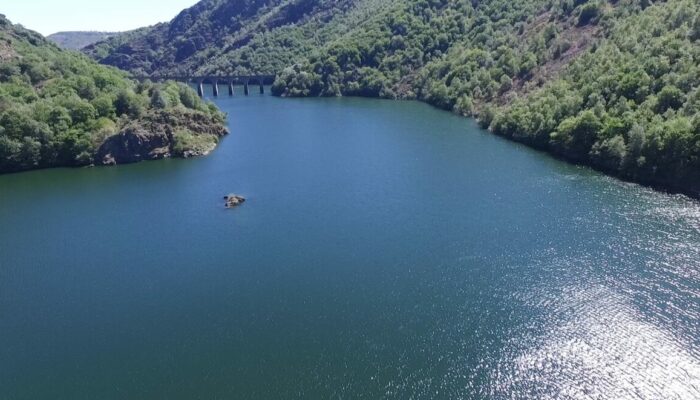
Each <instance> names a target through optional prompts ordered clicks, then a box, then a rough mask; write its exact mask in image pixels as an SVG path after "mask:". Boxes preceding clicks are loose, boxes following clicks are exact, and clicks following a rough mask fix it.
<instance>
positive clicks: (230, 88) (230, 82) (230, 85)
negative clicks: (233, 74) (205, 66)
mask: <svg viewBox="0 0 700 400" xmlns="http://www.w3.org/2000/svg"><path fill="white" fill-rule="evenodd" d="M228 95H229V96H233V81H231V80H230V81H228Z"/></svg>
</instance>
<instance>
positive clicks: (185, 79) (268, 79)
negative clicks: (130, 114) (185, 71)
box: [134, 75, 275, 97]
mask: <svg viewBox="0 0 700 400" xmlns="http://www.w3.org/2000/svg"><path fill="white" fill-rule="evenodd" d="M134 79H136V80H138V81H141V82H143V81H146V80H150V81H153V82H163V81H176V82H182V83H186V84H190V83H194V84H196V85H197V94H198V95H199V97H204V84H211V85H212V87H213V89H214V96H215V97H216V96H218V95H219V84H223V85H226V86H228V94H229V96H233V94H234V86H235V85H243V93H244V94H245V95H246V96H247V95H249V94H250V88H249V86H250V84H253V85H255V84H257V85H258V86H259V87H260V94H263V93H265V86H264V85H265V84H272V83H273V82H274V81H275V75H223V76H215V75H204V76H197V75H194V76H187V75H171V76H135V77H134Z"/></svg>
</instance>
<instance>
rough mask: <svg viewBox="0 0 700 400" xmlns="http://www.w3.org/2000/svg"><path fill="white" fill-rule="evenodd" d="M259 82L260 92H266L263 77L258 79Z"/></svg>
mask: <svg viewBox="0 0 700 400" xmlns="http://www.w3.org/2000/svg"><path fill="white" fill-rule="evenodd" d="M258 82H259V83H260V94H265V85H264V81H263V78H260V79H258Z"/></svg>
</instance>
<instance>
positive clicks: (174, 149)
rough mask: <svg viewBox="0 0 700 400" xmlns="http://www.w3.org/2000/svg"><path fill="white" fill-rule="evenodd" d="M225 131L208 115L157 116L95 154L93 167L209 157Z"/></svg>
mask: <svg viewBox="0 0 700 400" xmlns="http://www.w3.org/2000/svg"><path fill="white" fill-rule="evenodd" d="M227 133H228V131H227V130H226V128H224V127H223V125H221V123H219V122H218V121H216V120H215V119H214V118H211V117H209V116H207V115H203V114H199V113H192V112H187V111H184V110H183V111H180V112H178V113H172V112H171V113H163V112H156V113H153V114H149V115H147V116H145V117H143V118H141V119H139V120H136V121H133V122H130V123H129V124H127V125H126V126H124V128H123V129H122V130H121V131H120V132H119V133H117V134H116V135H113V136H110V137H108V138H107V139H105V141H104V142H103V143H102V145H101V146H100V147H99V149H98V150H97V154H96V156H95V163H96V164H100V165H114V164H126V163H133V162H139V161H143V160H158V159H162V158H169V157H193V156H202V155H206V154H208V153H209V152H210V151H211V150H213V149H214V147H216V144H217V143H218V141H219V138H221V137H222V136H224V135H226V134H227Z"/></svg>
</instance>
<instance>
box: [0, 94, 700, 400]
mask: <svg viewBox="0 0 700 400" xmlns="http://www.w3.org/2000/svg"><path fill="white" fill-rule="evenodd" d="M239 93H240V91H239ZM217 103H218V104H219V105H220V106H221V107H222V108H223V109H224V110H226V111H227V112H229V113H230V118H229V120H230V129H231V132H232V133H231V135H230V136H228V137H227V138H226V139H225V140H223V141H222V143H221V145H220V147H219V148H218V149H217V150H216V151H215V152H214V153H212V154H211V155H210V156H209V157H206V158H201V159H194V160H167V161H157V162H146V163H141V164H136V165H128V166H119V167H114V168H92V169H59V170H46V171H36V172H30V173H21V174H14V175H5V176H0V399H3V400H15V399H32V400H36V399H39V400H43V399H51V400H62V399H66V400H80V399H85V400H88V399H90V400H92V399H100V400H110V399H115V400H123V399H164V400H166V399H167V400H177V399H188V400H189V399H479V398H483V399H506V398H508V399H510V398H532V399H569V398H571V399H613V398H614V399H637V398H643V399H698V398H700V205H699V203H697V202H694V201H691V200H688V199H687V198H684V197H682V196H671V195H666V194H661V193H656V192H653V191H651V190H648V189H644V188H641V187H638V186H634V185H629V184H624V183H621V182H618V181H616V180H614V179H610V178H607V177H604V176H601V175H600V174H598V173H594V172H591V171H590V170H588V169H585V168H579V167H574V166H570V165H566V164H563V163H561V162H559V161H555V160H553V159H551V158H549V157H547V156H546V155H543V154H540V153H537V152H535V151H532V150H529V149H527V148H525V147H522V146H519V145H517V144H513V143H510V142H507V141H504V140H502V139H499V138H497V137H494V136H492V135H490V134H488V133H485V132H483V131H481V130H479V129H478V128H477V127H476V126H475V125H474V123H472V122H470V121H469V120H466V119H462V118H459V117H456V116H453V115H451V114H449V113H445V112H441V111H438V110H435V109H432V108H430V107H428V106H426V105H423V104H419V103H414V102H390V101H377V100H363V99H306V100H304V99H297V100H294V99H292V100H290V99H278V98H273V97H271V96H250V97H248V98H245V97H242V96H239V97H234V98H232V99H229V98H221V99H220V100H218V101H217ZM229 192H237V193H240V194H243V195H245V196H246V197H247V198H248V200H249V201H248V202H247V203H245V205H243V206H242V207H241V208H238V209H235V210H225V209H224V208H223V200H222V196H223V195H224V194H227V193H229Z"/></svg>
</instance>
